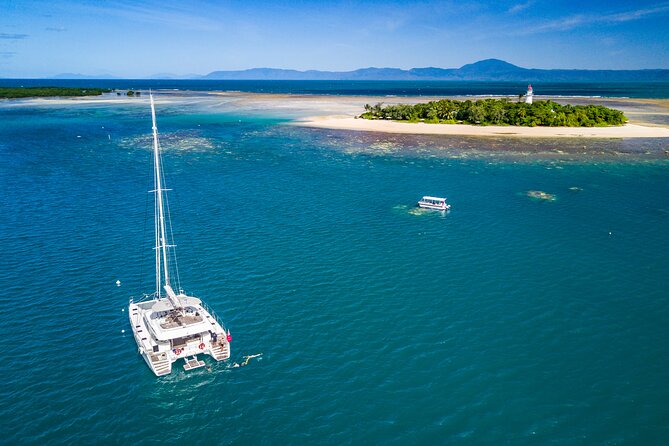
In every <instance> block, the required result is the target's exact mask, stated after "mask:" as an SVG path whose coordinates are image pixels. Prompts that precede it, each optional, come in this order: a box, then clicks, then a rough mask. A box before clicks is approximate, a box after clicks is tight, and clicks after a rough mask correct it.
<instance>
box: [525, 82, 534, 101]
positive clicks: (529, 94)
mask: <svg viewBox="0 0 669 446" xmlns="http://www.w3.org/2000/svg"><path fill="white" fill-rule="evenodd" d="M525 103H526V104H531V103H532V85H528V86H527V93H526V94H525Z"/></svg>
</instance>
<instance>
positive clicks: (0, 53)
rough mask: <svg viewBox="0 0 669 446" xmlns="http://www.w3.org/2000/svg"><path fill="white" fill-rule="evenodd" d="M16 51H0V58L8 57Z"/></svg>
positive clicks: (12, 55)
mask: <svg viewBox="0 0 669 446" xmlns="http://www.w3.org/2000/svg"><path fill="white" fill-rule="evenodd" d="M15 55H16V53H15V52H14V51H0V58H2V59H9V58H10V57H14V56H15Z"/></svg>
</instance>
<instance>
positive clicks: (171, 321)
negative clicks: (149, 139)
mask: <svg viewBox="0 0 669 446" xmlns="http://www.w3.org/2000/svg"><path fill="white" fill-rule="evenodd" d="M149 99H150V102H151V120H152V123H153V170H154V173H153V179H154V190H153V191H151V192H153V193H154V196H155V200H154V217H155V219H154V227H155V254H156V260H155V263H156V291H155V293H153V294H150V295H146V296H145V297H144V298H143V299H141V300H139V301H137V302H135V300H134V298H131V299H130V304H129V306H128V314H129V316H130V325H131V326H132V331H133V334H134V336H135V341H137V346H138V348H139V354H140V355H142V357H143V358H144V360H145V361H146V363H147V364H148V366H149V368H150V369H151V371H153V373H155V374H156V375H157V376H161V375H167V374H169V373H171V372H172V364H173V363H174V362H176V361H178V360H180V359H183V360H184V364H183V368H184V370H192V369H196V368H199V367H203V366H204V365H205V363H204V361H202V360H200V359H199V358H198V355H199V354H205V355H209V356H211V357H212V358H214V359H215V360H216V361H222V360H225V359H228V358H229V357H230V342H231V341H232V337H231V336H230V330H227V331H226V329H225V327H224V326H223V324H222V322H220V321H219V319H218V317H217V316H216V314H215V313H214V312H213V311H212V310H211V309H209V307H208V306H207V305H206V304H205V303H204V302H202V301H201V300H200V299H198V298H197V297H194V296H188V295H186V294H185V293H184V291H183V290H182V289H180V287H178V286H177V289H178V293H177V292H176V291H175V290H174V289H173V287H172V285H173V283H172V281H171V278H170V272H171V271H173V270H172V269H171V266H172V265H171V263H174V265H175V266H176V255H175V252H174V249H173V248H174V246H175V245H174V243H173V240H172V236H171V234H172V225H171V222H170V221H169V219H166V218H165V215H166V212H167V216H168V217H169V215H170V214H169V209H168V208H167V207H168V203H167V199H166V196H165V192H167V191H168V189H165V188H164V175H163V171H162V167H161V156H160V143H159V141H158V128H157V126H156V110H155V105H154V102H153V95H152V94H150V95H149ZM166 220H167V221H166ZM168 229H169V231H168ZM168 235H169V239H168ZM175 275H176V279H177V280H176V284H178V283H179V280H178V273H177V274H175Z"/></svg>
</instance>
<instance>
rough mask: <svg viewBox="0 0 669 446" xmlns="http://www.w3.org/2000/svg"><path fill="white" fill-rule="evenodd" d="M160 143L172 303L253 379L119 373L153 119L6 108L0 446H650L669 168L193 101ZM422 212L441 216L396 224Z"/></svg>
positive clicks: (130, 365) (657, 400)
mask: <svg viewBox="0 0 669 446" xmlns="http://www.w3.org/2000/svg"><path fill="white" fill-rule="evenodd" d="M145 102H146V101H145ZM144 105H146V104H144ZM158 120H159V121H158V125H159V129H160V132H161V135H162V144H163V147H164V149H165V154H164V164H165V168H166V170H167V175H168V176H167V181H168V185H169V186H170V187H172V188H173V189H174V192H173V193H172V195H171V200H172V211H173V220H174V227H175V231H176V233H175V238H176V241H177V243H178V245H179V246H178V248H177V249H178V253H179V261H180V263H179V267H180V273H181V279H182V284H183V286H184V287H185V289H186V290H187V291H190V292H192V293H195V294H196V295H198V296H200V297H201V298H203V299H204V300H205V301H206V302H207V303H208V304H209V305H210V306H212V307H213V308H214V309H215V310H216V311H217V313H219V314H221V315H222V316H223V319H224V320H225V322H226V324H227V325H228V326H229V327H230V328H231V330H232V334H233V337H234V340H233V346H232V348H233V357H232V360H233V361H237V362H239V361H241V360H242V358H243V356H244V355H248V354H255V353H261V352H262V353H263V356H262V358H261V359H259V360H252V361H251V362H250V364H249V365H248V366H247V367H243V368H238V369H229V368H227V366H228V365H229V364H225V363H214V362H213V361H211V360H208V359H206V361H207V362H208V363H209V364H210V365H211V366H212V370H211V371H207V370H206V369H199V370H197V371H194V372H191V373H185V372H183V371H176V372H175V373H173V374H172V375H171V376H168V377H163V378H156V377H155V376H154V375H153V374H152V373H151V372H150V371H149V369H148V368H147V367H146V365H145V364H144V362H143V360H142V359H141V358H140V356H139V355H138V354H137V353H136V345H135V343H134V340H133V339H132V335H130V334H128V333H127V331H129V324H128V321H127V314H126V313H125V312H123V311H122V310H123V309H124V308H125V307H126V306H127V302H128V299H129V297H130V296H133V295H134V296H137V295H139V294H141V293H143V292H151V291H152V288H153V282H152V281H153V272H152V270H151V268H152V263H153V260H152V259H153V257H152V255H153V253H152V251H151V241H152V234H151V232H150V231H151V229H152V222H151V221H150V218H151V212H150V210H151V208H150V204H149V212H148V213H147V199H148V198H149V197H150V195H149V194H147V192H146V191H147V190H149V189H150V188H151V179H152V172H151V168H152V166H151V158H150V157H151V152H150V130H151V129H150V114H149V109H148V106H141V104H140V103H128V102H119V103H102V104H94V103H91V104H85V103H84V104H77V105H74V104H60V105H59V103H58V102H54V103H51V104H50V103H47V104H42V103H35V104H34V105H30V104H27V105H25V104H24V105H22V106H20V107H12V106H8V105H5V106H0V135H2V138H1V139H0V184H1V185H2V192H3V193H2V194H1V195H0V213H1V215H2V219H1V220H0V240H2V247H3V249H2V251H3V256H2V268H0V286H1V288H2V290H3V293H2V298H1V299H2V304H3V308H4V310H3V311H2V312H0V327H1V328H0V330H1V331H0V332H1V333H2V339H3V340H4V349H5V354H4V355H3V360H2V361H0V373H1V374H2V376H3V381H4V385H3V386H2V387H1V388H0V396H1V398H2V401H3V404H2V406H1V407H0V420H1V423H2V424H1V426H2V432H3V436H4V438H3V442H6V443H7V444H93V443H99V444H135V443H145V444H153V443H166V444H243V443H244V444H279V445H283V444H319V445H320V444H398V445H400V444H401V445H405V444H484V445H499V444H514V445H515V444H528V445H534V444H537V445H544V444H635V445H640V444H643V445H655V444H657V445H662V444H666V441H667V438H669V423H668V421H667V420H669V405H668V404H667V401H669V387H668V386H667V385H666V384H667V376H668V375H667V370H669V336H668V335H669V332H668V329H667V321H668V320H669V294H668V293H667V290H669V257H668V256H667V252H669V238H668V237H667V229H668V228H669V198H668V197H669V164H668V163H667V161H666V159H662V158H658V159H655V158H646V157H643V156H640V155H639V156H636V155H635V154H634V153H632V154H630V153H627V152H626V153H625V154H621V155H615V156H611V155H610V154H607V153H604V154H599V153H597V154H595V155H592V156H587V157H586V156H582V157H574V156H571V155H564V156H562V155H560V154H558V155H555V154H552V155H551V156H543V155H539V156H532V157H527V156H525V155H522V156H521V155H518V154H514V153H517V152H518V150H515V149H518V148H517V147H512V149H514V150H511V151H510V152H508V151H495V152H490V151H486V150H485V148H486V145H490V144H494V145H504V144H506V143H504V142H499V141H491V140H484V139H481V140H477V139H467V140H457V139H443V138H441V139H439V138H436V139H430V138H418V137H416V138H412V137H397V138H392V137H387V138H386V137H379V136H369V135H360V134H357V135H354V134H351V133H347V132H333V131H326V130H315V129H303V128H299V127H293V126H286V125H284V122H285V119H281V118H279V117H266V116H265V117H263V116H258V115H257V114H247V113H246V112H245V110H243V109H235V108H228V109H223V110H222V111H220V112H219V113H214V112H212V108H211V107H203V106H202V105H201V104H198V103H195V102H189V100H188V99H187V98H185V99H182V100H180V101H176V102H171V103H169V104H167V103H165V104H161V102H160V101H159V108H158ZM539 144H546V145H547V146H548V145H550V144H551V143H549V142H540V143H539ZM574 144H576V143H574ZM600 144H602V145H609V144H611V145H614V146H615V144H616V143H612V142H606V141H604V142H601V143H600ZM658 144H663V142H660V143H658ZM478 149H480V150H478ZM573 187H578V188H579V190H572V189H570V188H573ZM537 189H538V190H544V191H546V192H549V193H552V194H555V195H556V197H557V199H556V201H553V202H545V201H535V200H532V199H530V198H528V197H527V196H526V192H527V191H528V190H537ZM427 194H430V195H446V196H448V197H449V201H450V202H451V204H452V206H453V208H452V211H451V212H450V213H449V214H447V215H441V214H438V213H436V214H435V213H422V214H421V213H419V214H416V213H415V212H413V209H412V206H413V204H414V203H415V202H416V200H417V199H418V198H420V196H422V195H427ZM117 279H119V280H121V281H122V285H121V286H120V287H117V286H116V285H115V284H114V282H115V281H116V280H117ZM122 330H126V333H125V334H122V332H121V331H122ZM177 368H179V367H175V370H176V369H177Z"/></svg>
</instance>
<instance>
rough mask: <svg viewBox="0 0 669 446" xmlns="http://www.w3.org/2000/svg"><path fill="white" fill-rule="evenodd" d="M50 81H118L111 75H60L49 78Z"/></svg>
mask: <svg viewBox="0 0 669 446" xmlns="http://www.w3.org/2000/svg"><path fill="white" fill-rule="evenodd" d="M50 79H118V77H116V76H112V75H111V74H79V73H61V74H56V75H55V76H51V77H50Z"/></svg>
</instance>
